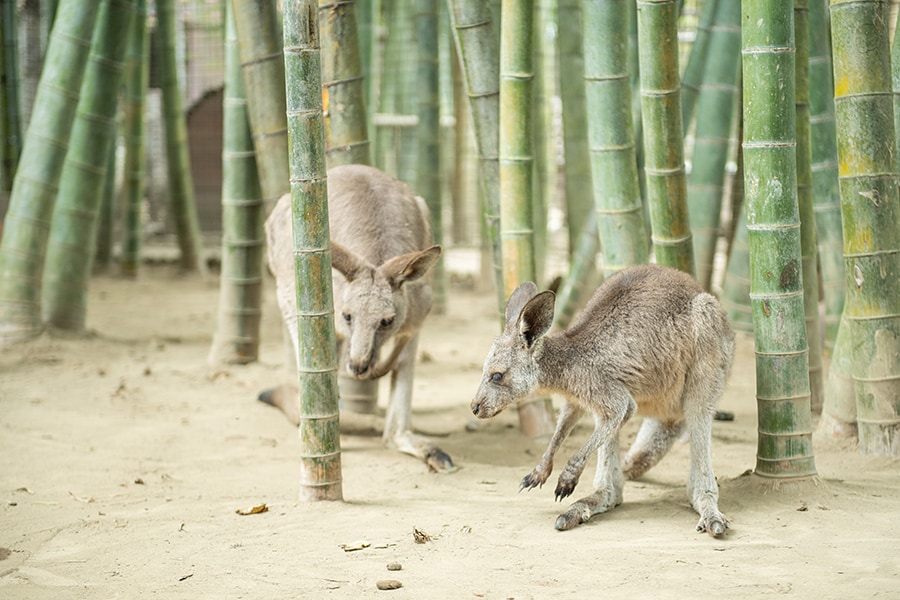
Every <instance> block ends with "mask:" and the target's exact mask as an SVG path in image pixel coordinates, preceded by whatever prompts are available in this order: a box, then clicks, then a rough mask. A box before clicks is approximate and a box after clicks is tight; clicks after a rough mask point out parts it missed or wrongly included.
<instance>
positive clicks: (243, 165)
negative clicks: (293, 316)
mask: <svg viewBox="0 0 900 600" xmlns="http://www.w3.org/2000/svg"><path fill="white" fill-rule="evenodd" d="M222 109H223V119H222V121H223V122H222V269H221V276H220V278H219V309H218V313H217V322H216V333H215V336H213V343H212V346H211V348H210V354H209V360H210V362H212V363H217V362H225V363H238V364H245V363H249V362H254V361H256V360H257V358H258V356H259V325H260V318H261V316H262V308H261V305H262V290H263V248H264V246H265V236H264V234H263V221H264V219H265V215H266V211H265V205H264V203H263V197H262V190H260V186H259V173H258V171H257V168H256V154H255V153H254V151H253V136H252V134H251V133H250V124H249V119H248V117H247V97H246V93H245V90H244V79H243V75H242V73H241V65H240V51H239V49H238V43H237V32H236V30H235V25H234V15H233V14H232V8H231V3H230V2H226V3H225V92H224V99H223V107H222Z"/></svg>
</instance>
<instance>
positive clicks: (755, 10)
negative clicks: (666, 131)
mask: <svg viewBox="0 0 900 600" xmlns="http://www.w3.org/2000/svg"><path fill="white" fill-rule="evenodd" d="M742 23H743V27H742V32H741V33H742V37H743V42H742V43H743V51H742V52H743V61H742V62H743V73H744V100H743V105H744V140H743V152H744V188H745V192H744V193H745V203H746V206H747V212H746V214H747V230H748V240H749V247H750V301H751V307H752V311H753V331H754V339H755V350H756V398H757V418H758V421H759V427H758V431H759V441H758V445H757V458H756V473H757V474H759V475H762V476H766V477H797V476H806V475H814V474H815V473H816V468H815V459H814V456H813V450H812V415H811V413H810V405H809V399H810V390H809V351H808V346H807V339H806V326H805V315H804V306H803V283H802V282H803V273H802V270H803V268H802V262H801V260H802V259H801V239H800V238H801V232H800V214H799V207H798V203H797V153H796V145H797V144H796V110H795V92H794V85H795V53H794V19H793V3H792V2H784V1H783V0H744V2H743V3H742Z"/></svg>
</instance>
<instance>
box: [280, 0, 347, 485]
mask: <svg viewBox="0 0 900 600" xmlns="http://www.w3.org/2000/svg"><path fill="white" fill-rule="evenodd" d="M316 23H317V19H316V3H315V2H314V1H313V0H295V1H293V2H289V3H287V4H286V5H285V11H284V67H285V70H284V72H285V83H286V89H287V96H286V100H287V123H288V141H289V144H288V145H289V149H290V159H289V162H290V171H291V184H290V185H291V215H292V219H293V229H294V268H295V272H296V273H297V281H302V282H304V283H305V285H298V286H297V313H298V318H297V328H298V331H297V335H298V337H299V344H298V349H299V354H298V361H297V366H298V370H299V387H300V425H299V432H300V452H301V457H300V499H301V500H303V501H315V500H341V499H343V492H342V486H341V441H340V413H339V410H338V387H337V342H336V339H335V334H334V305H333V299H332V284H331V250H330V239H329V229H328V189H327V183H326V177H325V125H324V120H323V117H322V73H321V66H320V64H321V62H320V51H319V46H318V44H319V36H318V32H317V25H316Z"/></svg>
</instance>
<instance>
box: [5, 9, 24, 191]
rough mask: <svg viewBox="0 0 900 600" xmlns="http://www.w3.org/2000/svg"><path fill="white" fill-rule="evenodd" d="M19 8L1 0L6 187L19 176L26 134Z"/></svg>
mask: <svg viewBox="0 0 900 600" xmlns="http://www.w3.org/2000/svg"><path fill="white" fill-rule="evenodd" d="M17 12H18V11H17V7H16V2H15V0H0V14H2V15H3V19H2V21H3V24H2V28H3V29H2V31H0V33H2V35H3V47H2V48H0V59H2V61H3V67H2V69H3V90H2V92H0V95H2V96H3V113H2V116H0V120H2V121H3V137H2V138H0V146H2V157H3V161H2V173H0V185H3V186H4V187H3V189H6V190H9V189H11V188H12V181H13V179H14V178H15V176H16V169H17V168H18V166H19V156H20V155H21V153H22V138H23V136H22V106H21V98H20V96H21V94H20V90H19V86H20V77H19V43H18V39H19V36H18V26H19V18H18V15H17Z"/></svg>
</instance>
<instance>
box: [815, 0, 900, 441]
mask: <svg viewBox="0 0 900 600" xmlns="http://www.w3.org/2000/svg"><path fill="white" fill-rule="evenodd" d="M888 10H889V6H888V3H887V2H884V1H880V0H867V1H863V0H860V1H855V2H847V1H843V0H832V3H831V34H832V43H833V44H834V74H835V78H834V79H835V93H834V96H835V100H834V104H835V120H836V126H837V143H838V169H839V177H840V189H841V217H842V222H843V234H844V264H845V269H846V277H847V297H846V305H845V306H846V309H845V310H846V324H847V325H849V328H850V332H849V333H850V335H849V338H850V348H851V349H852V350H851V351H852V358H851V371H852V375H853V380H854V384H855V385H854V388H855V394H854V395H855V397H856V412H857V423H858V428H859V448H860V451H862V452H864V453H871V454H888V455H892V456H898V455H900V206H898V202H897V194H898V171H897V159H896V138H895V133H894V114H893V102H892V86H891V65H890V52H889V44H888V22H887V20H888Z"/></svg>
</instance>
